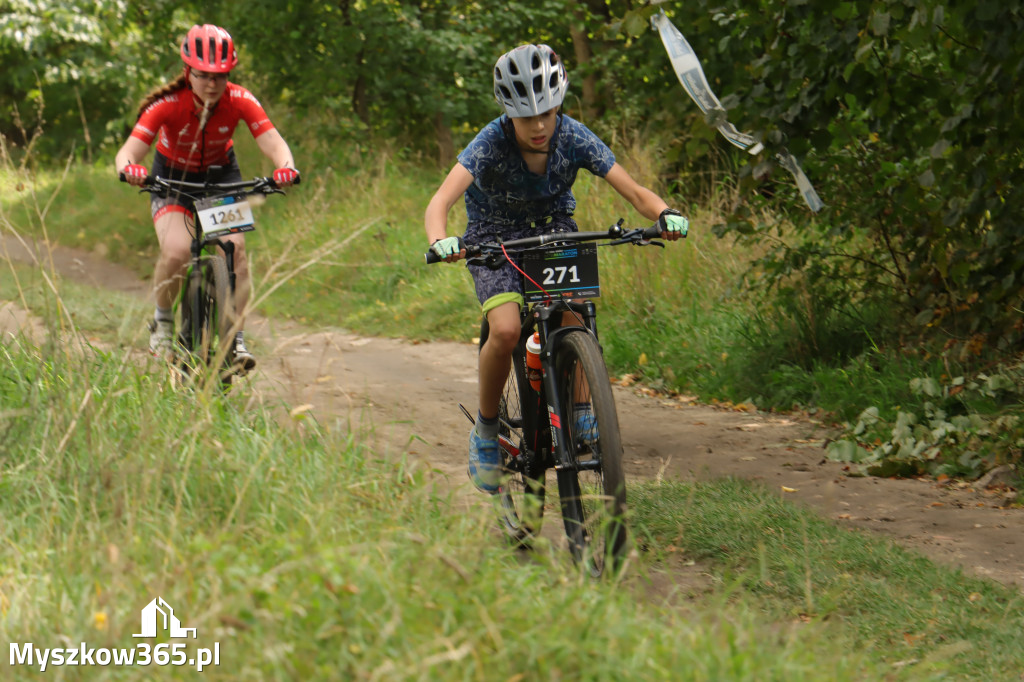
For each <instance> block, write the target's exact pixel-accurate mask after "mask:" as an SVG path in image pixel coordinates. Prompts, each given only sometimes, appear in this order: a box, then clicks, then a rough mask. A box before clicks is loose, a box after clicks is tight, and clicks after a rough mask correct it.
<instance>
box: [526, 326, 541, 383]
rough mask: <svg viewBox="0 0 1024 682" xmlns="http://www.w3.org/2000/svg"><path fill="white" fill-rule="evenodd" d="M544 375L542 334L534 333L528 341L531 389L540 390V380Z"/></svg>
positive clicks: (527, 355) (527, 350)
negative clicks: (541, 351)
mask: <svg viewBox="0 0 1024 682" xmlns="http://www.w3.org/2000/svg"><path fill="white" fill-rule="evenodd" d="M542 375H543V371H542V370H541V365H540V334H539V333H538V332H534V333H533V336H531V337H530V338H529V339H528V340H527V341H526V376H527V377H528V378H529V379H530V387H531V388H533V390H535V391H539V390H540V378H541V376H542Z"/></svg>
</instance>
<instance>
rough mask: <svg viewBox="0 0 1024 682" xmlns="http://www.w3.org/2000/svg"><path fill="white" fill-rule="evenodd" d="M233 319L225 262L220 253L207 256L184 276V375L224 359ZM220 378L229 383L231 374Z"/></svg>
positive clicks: (182, 342)
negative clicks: (196, 267) (197, 266)
mask: <svg viewBox="0 0 1024 682" xmlns="http://www.w3.org/2000/svg"><path fill="white" fill-rule="evenodd" d="M235 321H236V315H235V307H234V299H233V297H232V295H231V282H230V279H229V275H228V267H227V263H226V262H225V260H224V259H223V258H221V257H220V256H212V255H211V256H206V257H204V258H203V259H202V260H201V261H200V263H199V268H198V269H195V268H193V269H191V270H190V271H189V273H188V276H187V284H186V291H185V295H184V296H183V298H182V306H181V335H180V336H181V345H182V347H183V348H184V349H185V350H186V351H187V353H186V357H185V359H184V360H183V362H182V370H183V372H185V373H186V375H188V376H191V375H195V374H196V373H198V372H199V371H201V369H202V368H209V367H210V366H211V365H212V363H213V362H214V361H221V362H223V360H224V357H221V356H225V355H226V354H227V351H228V346H227V345H226V344H225V341H226V340H227V339H229V338H230V337H231V336H232V333H233V331H234V325H235ZM221 380H222V381H223V382H225V383H230V381H231V380H230V374H229V373H224V374H222V376H221Z"/></svg>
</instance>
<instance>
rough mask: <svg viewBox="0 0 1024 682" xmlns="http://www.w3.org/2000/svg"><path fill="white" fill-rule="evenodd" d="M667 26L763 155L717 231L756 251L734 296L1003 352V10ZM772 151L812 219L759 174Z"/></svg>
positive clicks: (1011, 19)
mask: <svg viewBox="0 0 1024 682" xmlns="http://www.w3.org/2000/svg"><path fill="white" fill-rule="evenodd" d="M674 18H675V21H676V23H677V24H678V25H680V26H682V27H684V28H683V30H684V32H685V33H686V34H687V36H688V37H689V38H690V40H691V42H692V43H693V44H694V47H695V49H696V51H697V53H698V55H700V56H701V58H702V61H703V62H704V64H705V66H706V70H707V71H709V72H710V77H711V78H712V81H713V82H714V83H716V86H715V87H716V88H720V94H721V95H723V102H724V103H728V104H726V106H730V108H731V109H732V111H731V113H730V120H732V121H733V122H735V124H736V125H737V126H738V127H739V128H740V129H741V130H750V131H754V132H755V134H756V135H757V136H758V137H759V138H760V139H762V140H764V142H765V144H766V147H767V152H766V153H765V155H762V157H761V158H751V159H749V160H748V162H747V165H746V167H745V168H744V169H743V170H742V172H741V174H740V176H741V178H742V182H743V187H744V188H745V195H746V196H747V200H746V201H745V202H743V203H741V204H739V205H738V206H736V207H735V210H734V211H733V214H732V216H731V217H730V218H729V219H728V221H727V222H725V223H724V224H723V225H721V226H720V228H719V230H718V231H719V233H720V234H723V235H731V236H733V237H734V238H736V239H739V240H743V241H749V242H756V243H758V244H761V245H767V246H768V247H769V250H768V252H767V253H766V254H765V255H764V256H763V257H761V258H760V259H759V261H758V264H757V267H756V268H755V269H753V270H752V271H751V272H750V273H749V277H748V282H749V284H750V286H751V287H753V288H755V289H771V290H773V291H775V292H777V293H778V299H777V302H778V303H779V304H781V305H782V306H783V308H785V309H789V310H792V309H793V306H794V294H795V293H797V292H801V291H806V292H811V295H812V296H813V297H814V298H815V299H816V300H817V301H818V305H819V306H821V307H823V308H825V309H830V310H833V311H835V313H837V314H844V312H843V311H844V309H846V310H848V309H850V308H859V309H862V310H870V309H872V308H879V307H881V308H888V309H890V310H893V311H894V312H895V313H896V314H898V315H899V316H900V317H901V318H902V322H901V323H896V324H894V323H893V321H892V320H889V321H887V322H886V324H884V325H880V326H879V327H878V328H877V330H876V331H887V332H889V333H890V336H891V333H892V332H893V331H896V330H900V331H905V332H908V333H913V334H916V335H920V336H922V337H924V338H925V339H926V340H929V341H931V342H933V343H936V344H939V343H941V342H942V341H945V340H946V339H947V338H950V337H952V338H953V339H954V341H953V344H952V345H953V346H954V349H953V350H954V351H955V352H956V353H959V354H960V356H961V357H968V356H969V355H970V354H971V353H972V352H976V351H977V349H978V347H979V346H981V345H985V346H992V347H995V348H1000V349H1011V348H1016V347H1017V344H1018V342H1019V341H1020V338H1021V337H1020V325H1019V313H1018V312H1017V311H1016V310H1015V308H1017V307H1019V305H1020V301H1021V298H1022V291H1024V290H1022V284H1021V282H1019V281H1018V279H1019V278H1018V275H1017V273H1018V272H1019V271H1020V265H1021V262H1020V261H1019V259H1020V258H1021V256H1019V255H1018V254H1020V253H1021V248H1020V246H1021V240H1022V239H1024V234H1022V233H1021V232H1020V229H1019V220H1017V219H1016V217H1015V211H1014V209H1013V206H1015V205H1016V204H1018V203H1019V202H1020V199H1021V198H1022V196H1021V193H1022V192H1024V189H1022V183H1024V175H1022V174H1024V170H1022V167H1021V165H1020V163H1019V159H1018V158H1017V155H1016V154H1015V153H1014V152H1013V151H1012V150H1013V149H1014V148H1015V145H1016V142H1015V141H1016V140H1020V139H1021V138H1022V136H1024V129H1022V124H1021V122H1020V121H1019V117H1016V116H1015V115H1013V114H1012V113H1010V112H1013V111H1016V110H1017V109H1019V107H1020V98H1021V91H1020V86H1019V83H1020V76H1021V72H1022V70H1024V47H1022V46H1021V44H1020V41H1019V40H1017V39H1016V38H1015V37H1014V36H1016V35H1019V32H1020V30H1021V29H1022V28H1024V15H1022V13H1021V9H1020V8H1019V7H1017V6H1016V5H1006V4H1003V3H997V2H994V1H993V2H986V3H981V4H977V5H974V4H972V5H966V4H965V5H960V6H956V7H945V6H944V5H942V4H940V3H938V2H928V1H925V0H905V1H889V0H886V1H879V2H875V1H872V0H860V1H858V2H832V3H826V4H825V5H822V4H821V3H816V4H813V5H812V4H810V3H795V4H794V3H785V4H783V3H779V2H774V1H765V2H760V3H758V11H756V12H755V11H752V10H751V9H750V8H749V3H748V4H746V5H743V6H742V7H741V6H740V5H739V4H734V5H731V6H730V5H727V6H722V5H720V4H713V3H710V2H696V3H687V4H686V5H685V6H678V7H676V8H675V15H674ZM726 64H728V65H730V68H728V69H723V68H721V67H722V65H726ZM994 131H998V132H994ZM781 148H786V149H788V150H789V151H790V152H792V153H793V154H794V155H795V156H796V157H798V158H800V159H801V160H802V161H801V162H802V164H803V166H804V168H805V170H806V171H807V173H808V175H809V176H810V177H811V178H812V179H813V180H814V181H815V182H816V183H817V184H818V189H819V191H820V193H821V194H822V196H823V197H824V199H825V203H826V208H825V210H824V211H822V212H821V213H820V214H817V215H811V214H809V213H808V212H807V211H806V210H805V209H804V208H802V207H801V206H800V202H799V200H798V198H797V197H796V196H795V192H794V189H793V187H792V186H791V183H790V182H789V178H788V177H784V175H785V174H782V175H780V173H779V170H778V169H774V170H773V169H772V168H771V165H772V164H771V163H770V162H769V161H768V157H767V156H766V155H767V154H770V153H771V152H773V151H774V150H777V149H781Z"/></svg>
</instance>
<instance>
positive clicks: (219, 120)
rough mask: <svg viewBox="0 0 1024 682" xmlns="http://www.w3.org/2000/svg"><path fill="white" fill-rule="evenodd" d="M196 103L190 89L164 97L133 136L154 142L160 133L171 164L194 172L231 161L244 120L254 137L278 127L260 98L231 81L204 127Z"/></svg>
mask: <svg viewBox="0 0 1024 682" xmlns="http://www.w3.org/2000/svg"><path fill="white" fill-rule="evenodd" d="M195 102H196V100H195V98H194V97H193V95H192V91H191V90H188V89H182V90H178V91H176V92H173V93H171V94H170V95H165V96H164V97H161V98H160V99H158V100H157V101H155V102H153V103H152V104H151V105H149V106H148V107H146V109H145V111H143V112H142V115H141V116H139V120H138V122H137V123H136V124H135V128H133V129H132V137H136V138H138V139H140V140H142V141H143V142H145V143H146V144H153V140H154V139H156V138H157V136H158V135H159V140H158V141H157V144H156V150H157V151H158V152H160V153H161V154H163V155H164V156H166V157H167V160H168V162H169V163H170V165H171V166H173V167H175V168H179V169H182V170H187V171H193V172H194V171H203V170H206V169H207V168H208V167H210V166H217V165H222V164H224V163H225V162H226V161H227V153H228V150H229V149H231V146H232V144H233V143H232V141H231V137H232V135H234V134H235V127H236V126H237V125H238V122H239V121H240V120H241V121H245V123H246V125H247V126H248V127H249V131H250V132H251V133H252V136H253V138H257V137H259V136H260V135H262V134H263V133H265V132H267V131H268V130H273V129H274V125H273V124H272V123H271V122H270V119H269V118H267V112H265V111H264V110H263V107H262V106H261V105H260V103H259V101H258V100H257V99H256V98H255V97H254V96H253V94H252V93H251V92H249V91H248V90H246V89H245V88H243V87H242V86H240V85H235V84H234V83H228V85H227V89H226V90H225V91H224V94H223V95H222V96H221V98H220V100H219V101H218V102H217V104H216V105H214V108H213V112H212V113H211V114H210V118H209V120H208V121H207V122H206V126H205V127H204V128H202V129H200V127H199V123H200V114H202V110H201V109H197V108H196V104H195Z"/></svg>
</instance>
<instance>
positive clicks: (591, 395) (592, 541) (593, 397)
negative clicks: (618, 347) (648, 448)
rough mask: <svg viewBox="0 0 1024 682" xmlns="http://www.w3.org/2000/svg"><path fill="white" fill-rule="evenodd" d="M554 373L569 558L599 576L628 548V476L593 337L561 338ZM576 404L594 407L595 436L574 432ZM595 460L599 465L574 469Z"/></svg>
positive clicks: (604, 372) (561, 492) (605, 372)
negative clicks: (565, 459) (566, 463)
mask: <svg viewBox="0 0 1024 682" xmlns="http://www.w3.org/2000/svg"><path fill="white" fill-rule="evenodd" d="M554 371H555V380H556V382H557V386H558V391H559V395H560V397H561V402H562V414H560V415H559V417H560V421H561V425H562V429H563V434H564V436H565V443H566V447H567V449H568V455H569V460H570V462H571V463H572V464H573V466H570V467H562V468H560V469H559V470H558V472H557V478H558V494H559V498H560V503H561V509H562V519H563V522H564V525H565V532H566V535H567V536H568V538H569V549H570V551H571V552H572V555H573V557H574V558H575V559H576V560H577V561H578V562H580V563H581V564H582V565H583V566H585V567H586V569H587V570H588V571H589V572H590V574H591V575H593V576H594V577H597V576H600V575H602V574H603V573H604V572H605V569H606V568H607V567H608V566H609V565H611V566H612V567H615V566H617V565H618V564H619V563H620V561H621V559H622V556H623V554H624V552H625V549H626V535H627V533H626V523H625V518H624V517H625V513H626V480H625V476H624V474H623V471H622V439H621V436H620V434H619V419H618V415H617V413H616V410H615V400H614V397H613V396H612V389H611V384H610V382H609V380H608V370H607V369H606V368H605V365H604V360H603V358H602V357H601V349H600V347H599V346H598V344H597V340H596V339H595V338H594V336H593V335H591V334H590V333H588V332H586V331H583V330H580V331H573V332H569V333H567V334H565V335H564V336H563V337H562V338H561V339H559V342H558V345H557V347H556V350H555V358H554ZM576 403H589V404H590V406H591V407H592V409H593V413H594V417H595V418H596V423H597V428H596V435H595V434H594V433H592V432H593V431H594V430H593V429H592V430H591V431H592V432H591V433H589V434H585V433H576V432H575V431H576V423H575V414H574V404H576ZM594 438H596V440H593V439H594ZM590 440H593V442H588V441H590ZM595 460H596V461H597V462H599V466H598V467H597V468H575V465H578V464H579V463H581V462H589V463H592V462H594V461H595Z"/></svg>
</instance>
